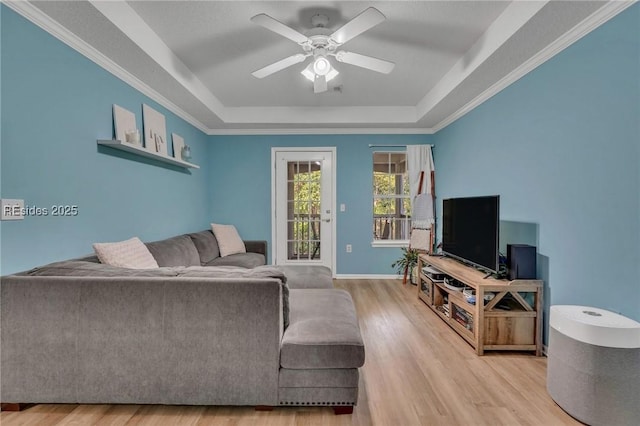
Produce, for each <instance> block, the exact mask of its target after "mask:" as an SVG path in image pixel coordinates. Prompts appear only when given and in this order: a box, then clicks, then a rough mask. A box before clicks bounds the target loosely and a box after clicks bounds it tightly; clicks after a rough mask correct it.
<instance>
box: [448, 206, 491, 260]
mask: <svg viewBox="0 0 640 426" xmlns="http://www.w3.org/2000/svg"><path fill="white" fill-rule="evenodd" d="M499 230H500V196H499V195H491V196H485V197H466V198H448V199H445V200H443V201H442V251H443V252H444V254H445V255H447V256H451V257H454V258H456V259H459V260H462V261H464V262H467V263H471V264H473V265H475V266H478V267H480V268H482V269H485V270H487V271H491V272H495V273H497V272H498V268H499V266H500V263H499V262H500V257H499V252H498V250H499V249H498V244H499V232H500V231H499Z"/></svg>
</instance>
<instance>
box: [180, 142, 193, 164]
mask: <svg viewBox="0 0 640 426" xmlns="http://www.w3.org/2000/svg"><path fill="white" fill-rule="evenodd" d="M181 155H182V159H183V160H184V161H189V160H191V147H190V146H189V145H185V146H183V147H182V153H181Z"/></svg>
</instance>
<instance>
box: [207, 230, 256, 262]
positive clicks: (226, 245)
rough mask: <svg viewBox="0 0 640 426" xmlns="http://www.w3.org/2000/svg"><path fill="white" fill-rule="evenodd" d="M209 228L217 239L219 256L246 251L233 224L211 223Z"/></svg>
mask: <svg viewBox="0 0 640 426" xmlns="http://www.w3.org/2000/svg"><path fill="white" fill-rule="evenodd" d="M211 229H212V230H213V235H215V236H216V240H218V247H220V256H221V257H225V256H229V255H230V254H236V253H246V252H247V248H246V247H245V246H244V241H242V238H240V235H239V234H238V230H237V229H236V227H235V226H233V225H220V224H217V223H212V224H211Z"/></svg>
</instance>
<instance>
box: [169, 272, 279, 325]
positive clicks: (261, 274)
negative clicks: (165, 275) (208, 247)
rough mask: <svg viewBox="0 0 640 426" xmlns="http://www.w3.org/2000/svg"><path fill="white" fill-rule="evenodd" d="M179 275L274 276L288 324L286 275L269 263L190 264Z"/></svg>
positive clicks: (219, 276) (249, 277)
mask: <svg viewBox="0 0 640 426" xmlns="http://www.w3.org/2000/svg"><path fill="white" fill-rule="evenodd" d="M179 276H180V277H191V278H194V277H198V278H201V277H211V278H247V279H256V278H258V279H261V278H274V279H277V280H279V281H280V282H281V283H282V318H283V324H284V328H285V329H286V328H287V327H288V326H289V287H288V286H287V277H286V276H285V275H284V274H283V273H282V271H280V270H279V269H277V268H275V267H273V266H271V265H258V266H256V267H255V268H250V269H249V268H241V267H236V266H191V267H189V268H182V269H181V270H180V271H179Z"/></svg>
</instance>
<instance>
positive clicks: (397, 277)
mask: <svg viewBox="0 0 640 426" xmlns="http://www.w3.org/2000/svg"><path fill="white" fill-rule="evenodd" d="M334 278H336V279H338V280H401V279H402V275H394V274H387V275H384V274H336V275H335V277H334Z"/></svg>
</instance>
